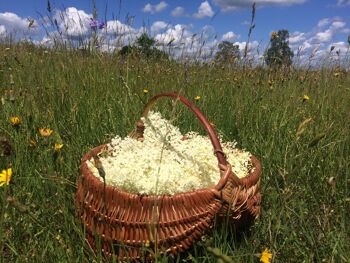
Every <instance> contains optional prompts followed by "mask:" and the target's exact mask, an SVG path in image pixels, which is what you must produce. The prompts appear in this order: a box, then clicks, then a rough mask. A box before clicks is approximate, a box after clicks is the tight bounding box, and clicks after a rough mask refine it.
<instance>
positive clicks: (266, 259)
mask: <svg viewBox="0 0 350 263" xmlns="http://www.w3.org/2000/svg"><path fill="white" fill-rule="evenodd" d="M271 259H272V253H271V252H270V251H269V250H268V249H267V248H265V250H264V251H263V252H262V253H261V256H260V262H263V263H270V262H271V261H270V260H271Z"/></svg>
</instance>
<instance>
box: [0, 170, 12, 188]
mask: <svg viewBox="0 0 350 263" xmlns="http://www.w3.org/2000/svg"><path fill="white" fill-rule="evenodd" d="M11 176H12V168H8V169H7V170H2V172H1V173H0V186H3V185H4V184H6V185H9V184H10V181H11Z"/></svg>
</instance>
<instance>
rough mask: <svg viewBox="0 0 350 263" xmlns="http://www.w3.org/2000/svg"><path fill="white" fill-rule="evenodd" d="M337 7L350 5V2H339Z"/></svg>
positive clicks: (345, 0) (339, 0)
mask: <svg viewBox="0 0 350 263" xmlns="http://www.w3.org/2000/svg"><path fill="white" fill-rule="evenodd" d="M337 5H338V6H344V5H350V0H338V1H337Z"/></svg>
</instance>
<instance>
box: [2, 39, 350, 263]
mask: <svg viewBox="0 0 350 263" xmlns="http://www.w3.org/2000/svg"><path fill="white" fill-rule="evenodd" d="M7 47H8V48H9V49H6V48H7ZM335 73H337V74H335ZM338 73H339V72H334V71H332V70H326V69H324V70H319V71H316V70H314V71H312V70H310V71H302V70H293V69H291V70H290V71H287V72H286V71H279V70H278V68H277V69H264V68H257V69H254V70H253V69H249V68H245V69H244V70H243V69H240V68H223V69H222V68H218V67H211V66H208V65H204V66H194V65H187V64H176V63H174V62H173V61H168V60H152V61H150V60H149V59H144V58H142V57H141V59H140V58H137V59H132V58H130V59H129V60H128V63H119V61H118V60H116V59H115V56H112V55H106V54H99V53H91V54H89V55H88V56H87V55H86V54H82V53H81V52H77V51H70V50H43V49H38V48H36V49H35V48H33V47H31V46H26V45H11V46H1V45H0V147H2V148H1V149H0V158H1V162H0V163H1V165H2V166H1V167H0V170H2V169H5V168H7V167H8V166H12V168H13V177H12V178H13V184H12V185H11V188H9V187H6V188H0V262H102V261H103V256H102V255H101V251H98V252H97V253H94V252H92V250H91V249H90V247H89V246H88V245H87V243H86V241H85V238H84V237H85V232H84V229H83V228H82V227H81V222H80V218H79V217H78V216H77V214H76V212H75V203H74V195H75V193H76V181H77V178H78V176H79V174H80V170H79V167H80V162H81V158H82V156H83V154H84V153H85V152H87V151H88V150H89V149H91V148H92V147H95V146H97V145H101V144H103V143H107V142H109V141H110V139H111V138H112V137H114V136H115V135H120V136H121V137H125V136H126V135H127V134H129V132H130V131H132V130H133V129H134V128H135V124H136V121H137V120H138V119H139V118H140V114H141V112H142V109H143V106H144V105H145V103H146V102H147V101H148V100H149V99H150V98H151V97H152V96H153V95H155V94H158V93H160V92H166V91H176V92H180V93H181V94H183V95H184V96H185V97H187V98H188V99H189V100H191V101H193V103H195V104H196V105H197V106H198V107H199V108H200V109H201V111H202V112H203V113H204V114H205V116H206V117H207V118H208V119H209V120H210V121H211V122H213V123H214V124H215V127H216V129H217V131H218V132H220V133H221V134H223V139H224V140H225V141H233V140H236V141H237V142H238V145H237V147H238V148H244V149H247V150H248V151H250V152H251V153H253V154H254V155H256V156H257V158H258V159H259V160H260V161H261V164H262V168H263V169H262V171H263V172H262V175H261V186H260V191H261V194H262V204H261V216H260V218H259V219H258V220H257V221H256V223H255V225H254V226H253V227H252V228H251V231H250V233H249V235H246V234H240V235H239V234H237V233H236V232H234V230H233V229H232V227H230V225H228V224H225V223H223V224H220V225H216V226H215V228H213V229H211V230H210V231H209V232H208V233H207V234H208V236H210V237H211V242H210V244H208V245H204V244H203V242H202V241H199V242H197V243H196V244H195V245H194V246H193V247H192V248H191V249H190V250H189V251H186V252H184V253H182V254H181V255H179V256H178V257H176V258H175V260H174V262H186V261H187V262H203V263H204V262H206V263H209V262H217V261H218V260H225V259H227V261H228V260H232V261H233V262H258V261H259V259H258V257H257V256H256V255H259V254H260V253H261V252H262V251H263V250H264V248H265V247H267V248H269V250H270V251H272V253H273V262H349V260H350V240H349V237H350V228H349V222H350V213H349V211H350V196H349V193H350V189H349V171H350V159H349V156H350V137H349V134H350V115H349V106H350V104H349V100H348V98H349V96H350V89H349V86H350V76H349V74H347V73H346V72H340V73H339V74H338ZM145 87H147V89H148V90H149V92H148V93H147V94H145V93H144V92H143V89H144V88H145ZM305 94H306V95H308V96H309V98H310V99H309V100H307V101H304V102H303V96H304V95H305ZM195 96H201V99H200V100H198V101H195V100H194V97H195ZM171 106H172V103H170V101H167V100H165V99H164V101H159V104H158V103H157V105H155V109H156V110H158V111H160V112H161V113H162V114H164V115H165V116H167V117H169V118H172V119H175V124H176V125H178V126H179V128H180V129H181V131H182V132H188V131H191V130H192V131H198V132H199V133H200V134H205V130H204V129H203V127H202V126H201V125H200V122H199V121H198V120H197V119H196V117H195V115H194V114H193V113H192V112H190V111H188V110H187V108H186V107H184V106H180V105H178V107H177V108H176V109H175V110H174V112H172V108H171ZM14 115H17V116H19V117H20V118H21V125H20V126H19V127H18V128H15V127H13V126H12V125H11V124H10V122H9V118H10V117H11V116H14ZM306 122H307V124H306ZM40 127H49V128H51V129H53V131H54V132H53V134H52V136H51V137H50V138H46V139H45V138H42V137H40V136H39V135H38V128H40ZM298 127H299V128H298ZM31 139H35V140H36V141H37V144H36V146H31V145H30V140H31ZM56 142H60V143H63V144H64V146H63V148H62V149H61V152H60V155H58V156H57V155H55V154H54V152H53V143H56ZM145 154H146V153H145ZM213 158H214V157H213ZM218 175H219V169H218ZM158 262H172V261H171V260H170V259H167V258H164V257H163V258H161V259H159V261H158Z"/></svg>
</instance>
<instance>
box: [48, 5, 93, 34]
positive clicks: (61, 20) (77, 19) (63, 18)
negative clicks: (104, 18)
mask: <svg viewBox="0 0 350 263" xmlns="http://www.w3.org/2000/svg"><path fill="white" fill-rule="evenodd" d="M54 18H55V19H56V20H57V22H58V25H59V28H60V30H61V31H62V32H63V33H64V34H65V35H68V36H72V37H81V36H84V35H86V34H87V33H88V32H89V30H90V26H89V23H90V21H91V20H90V19H91V18H92V15H91V14H87V13H85V11H84V10H78V9H76V8H75V7H68V8H66V10H64V11H56V14H55V16H54Z"/></svg>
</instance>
